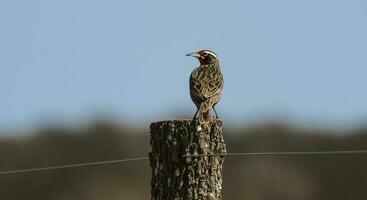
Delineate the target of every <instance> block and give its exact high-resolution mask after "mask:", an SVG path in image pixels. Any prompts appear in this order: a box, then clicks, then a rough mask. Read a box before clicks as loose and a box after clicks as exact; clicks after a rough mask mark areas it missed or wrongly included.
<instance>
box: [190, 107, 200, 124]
mask: <svg viewBox="0 0 367 200" xmlns="http://www.w3.org/2000/svg"><path fill="white" fill-rule="evenodd" d="M198 112H199V108H197V109H196V112H195V115H194V117H193V118H192V121H194V120H195V119H196V115H197V114H198Z"/></svg>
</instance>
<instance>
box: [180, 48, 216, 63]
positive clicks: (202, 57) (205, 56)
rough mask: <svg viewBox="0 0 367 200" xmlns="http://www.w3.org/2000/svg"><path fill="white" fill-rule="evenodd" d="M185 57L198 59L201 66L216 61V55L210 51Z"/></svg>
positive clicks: (202, 51)
mask: <svg viewBox="0 0 367 200" xmlns="http://www.w3.org/2000/svg"><path fill="white" fill-rule="evenodd" d="M186 56H192V57H196V58H197V59H199V62H200V64H201V65H205V64H212V63H215V62H217V61H218V57H217V54H215V53H214V52H213V51H210V50H201V51H198V52H194V53H189V54H186Z"/></svg>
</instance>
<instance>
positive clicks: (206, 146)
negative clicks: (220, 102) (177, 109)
mask: <svg viewBox="0 0 367 200" xmlns="http://www.w3.org/2000/svg"><path fill="white" fill-rule="evenodd" d="M195 123H197V121H196V122H195ZM195 123H192V121H191V120H168V121H161V122H156V123H152V124H151V125H150V132H151V137H150V143H151V145H152V152H151V153H150V154H149V157H150V166H151V168H152V181H151V187H152V188H151V199H152V200H221V199H222V195H221V190H222V174H223V161H224V157H223V156H198V157H191V156H187V157H185V156H184V155H196V154H224V153H226V146H225V144H224V141H223V135H222V120H220V119H212V120H211V122H210V123H209V125H208V127H207V128H204V129H202V130H201V131H200V132H198V131H197V130H196V128H195V125H194V124H195Z"/></svg>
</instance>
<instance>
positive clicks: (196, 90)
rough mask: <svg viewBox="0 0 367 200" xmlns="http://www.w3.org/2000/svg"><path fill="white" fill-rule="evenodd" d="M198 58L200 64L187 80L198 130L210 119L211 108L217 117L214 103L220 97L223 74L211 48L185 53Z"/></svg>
mask: <svg viewBox="0 0 367 200" xmlns="http://www.w3.org/2000/svg"><path fill="white" fill-rule="evenodd" d="M186 56H192V57H195V58H197V59H198V60H199V63H200V65H199V66H198V67H196V68H195V69H194V70H193V71H192V73H191V75H190V80H189V85H190V97H191V100H192V101H193V102H194V104H195V105H196V112H195V114H194V117H193V121H194V120H195V119H196V117H197V115H198V114H199V116H198V118H199V126H198V127H197V128H198V130H200V129H201V127H202V126H203V125H204V124H207V123H208V122H209V121H210V120H211V115H210V111H211V109H213V111H214V112H215V117H216V118H219V115H218V113H217V111H216V110H215V105H216V104H217V103H218V102H219V100H220V99H221V97H222V91H223V75H222V73H221V70H220V66H219V60H218V56H217V54H215V53H214V52H213V51H211V50H200V51H198V52H193V53H189V54H186Z"/></svg>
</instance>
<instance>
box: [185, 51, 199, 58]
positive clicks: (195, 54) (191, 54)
mask: <svg viewBox="0 0 367 200" xmlns="http://www.w3.org/2000/svg"><path fill="white" fill-rule="evenodd" d="M186 56H192V57H196V58H200V54H198V53H197V52H194V53H188V54H186Z"/></svg>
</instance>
